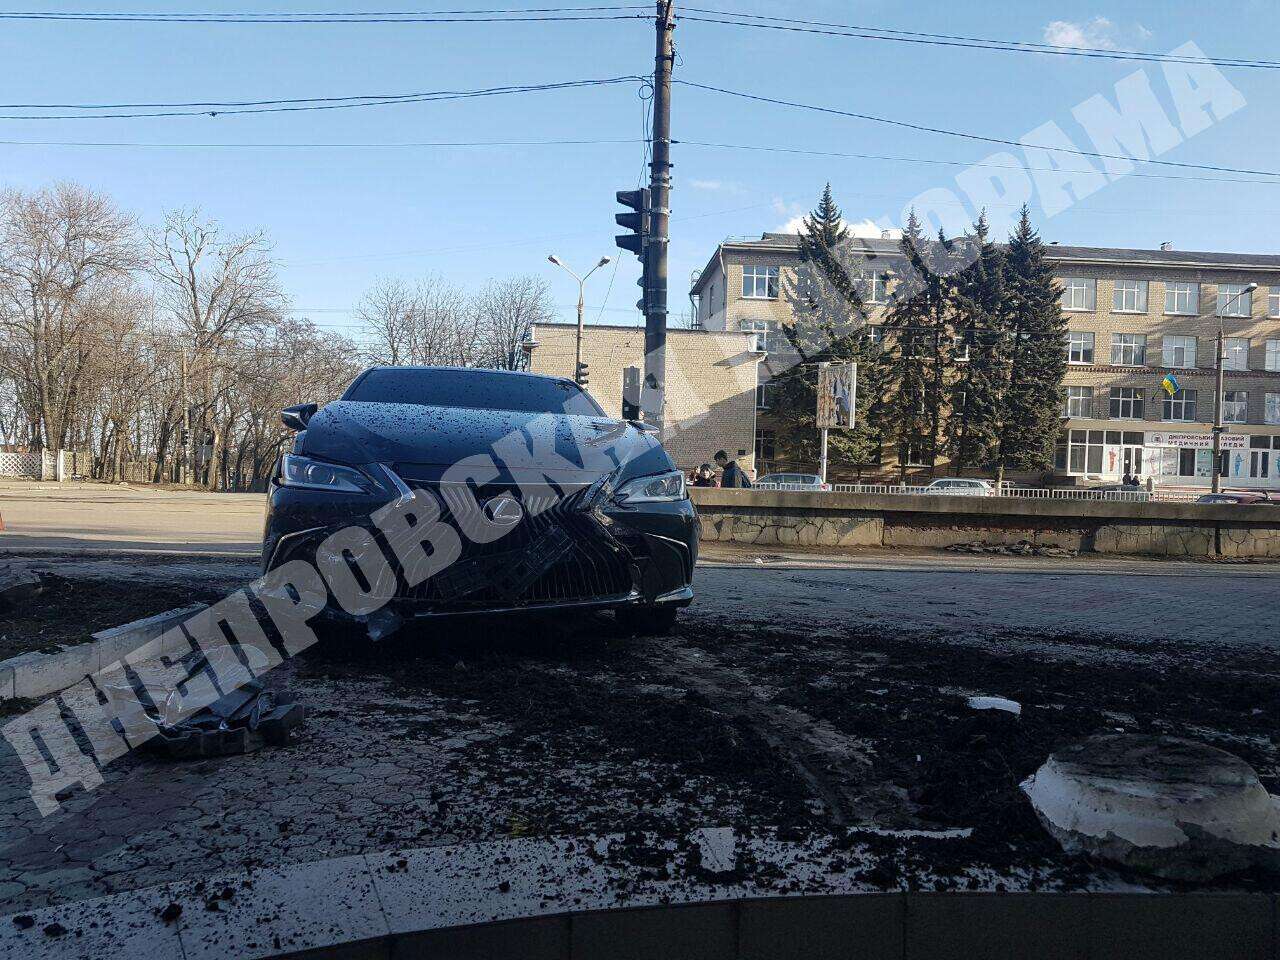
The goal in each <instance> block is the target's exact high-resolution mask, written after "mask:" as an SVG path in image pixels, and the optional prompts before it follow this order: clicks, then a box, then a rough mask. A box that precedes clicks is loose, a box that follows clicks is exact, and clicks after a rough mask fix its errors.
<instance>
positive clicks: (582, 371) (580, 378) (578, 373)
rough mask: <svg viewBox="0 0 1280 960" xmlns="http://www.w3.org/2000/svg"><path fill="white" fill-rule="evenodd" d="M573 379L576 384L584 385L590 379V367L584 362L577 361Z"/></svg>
mask: <svg viewBox="0 0 1280 960" xmlns="http://www.w3.org/2000/svg"><path fill="white" fill-rule="evenodd" d="M573 379H574V382H575V383H577V385H578V386H580V387H586V385H587V383H588V381H589V380H590V379H591V367H590V366H588V365H587V364H586V363H582V362H579V363H578V367H577V370H575V371H574V374H573Z"/></svg>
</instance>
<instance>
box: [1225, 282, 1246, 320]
mask: <svg viewBox="0 0 1280 960" xmlns="http://www.w3.org/2000/svg"><path fill="white" fill-rule="evenodd" d="M1246 286H1248V284H1245V283H1220V284H1218V310H1217V315H1218V316H1219V317H1251V316H1253V293H1252V292H1249V293H1246V292H1245V289H1244V288H1245V287H1246ZM1228 304H1230V310H1229V311H1226V308H1227V305H1228ZM1224 311H1226V312H1224Z"/></svg>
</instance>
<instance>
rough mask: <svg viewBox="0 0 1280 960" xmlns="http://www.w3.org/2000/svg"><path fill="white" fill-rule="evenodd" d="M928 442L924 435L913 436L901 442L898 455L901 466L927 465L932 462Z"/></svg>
mask: <svg viewBox="0 0 1280 960" xmlns="http://www.w3.org/2000/svg"><path fill="white" fill-rule="evenodd" d="M929 452H930V451H929V444H928V442H927V441H926V439H925V438H924V437H920V436H915V437H912V438H911V439H909V440H908V441H907V442H906V443H904V444H902V448H901V450H900V451H899V455H900V457H901V460H902V464H903V466H907V467H927V466H929V465H930V463H931V462H932V457H931V456H930V455H929Z"/></svg>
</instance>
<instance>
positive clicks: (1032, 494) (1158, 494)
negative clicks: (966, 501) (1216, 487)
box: [755, 483, 1206, 503]
mask: <svg viewBox="0 0 1280 960" xmlns="http://www.w3.org/2000/svg"><path fill="white" fill-rule="evenodd" d="M755 489H757V490H778V491H781V492H783V493H864V494H875V495H879V496H906V497H919V496H951V497H956V496H960V497H984V496H991V497H994V496H999V497H1005V498H1008V497H1013V498H1016V499H1026V500H1093V501H1111V502H1120V503H1152V502H1189V501H1193V500H1195V499H1196V498H1197V497H1199V496H1201V495H1202V494H1204V493H1205V492H1206V491H1204V490H1194V489H1168V488H1161V487H1156V488H1155V489H1154V490H1145V489H1142V488H1138V489H1136V490H1114V489H1112V490H1097V489H1089V488H1088V487H1023V486H1016V485H1014V484H1011V483H1005V484H1004V486H1003V487H1002V488H1001V489H1000V491H999V492H998V493H997V492H996V489H995V486H994V484H993V485H992V486H991V489H990V490H989V491H988V492H986V493H981V492H976V491H975V492H972V493H971V492H967V491H965V490H957V489H948V488H945V487H928V486H906V485H902V484H896V483H833V484H829V485H828V487H826V488H823V487H819V486H817V485H814V484H807V483H759V484H756V486H755Z"/></svg>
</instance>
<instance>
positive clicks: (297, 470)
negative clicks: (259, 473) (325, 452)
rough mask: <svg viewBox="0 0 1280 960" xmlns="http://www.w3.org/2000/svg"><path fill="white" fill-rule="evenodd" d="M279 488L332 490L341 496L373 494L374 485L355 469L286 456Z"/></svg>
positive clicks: (287, 454)
mask: <svg viewBox="0 0 1280 960" xmlns="http://www.w3.org/2000/svg"><path fill="white" fill-rule="evenodd" d="M280 485H281V486H283V487H297V488H300V489H303V490H333V491H335V492H339V493H372V492H373V491H374V485H373V483H372V482H371V481H370V480H369V478H368V477H366V476H365V475H364V474H363V473H361V472H360V471H359V470H357V469H355V468H354V467H342V466H339V465H338V464H336V463H325V462H324V461H323V460H313V459H311V457H304V456H302V455H300V454H297V453H286V454H285V455H284V457H283V458H282V459H281V462H280Z"/></svg>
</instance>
